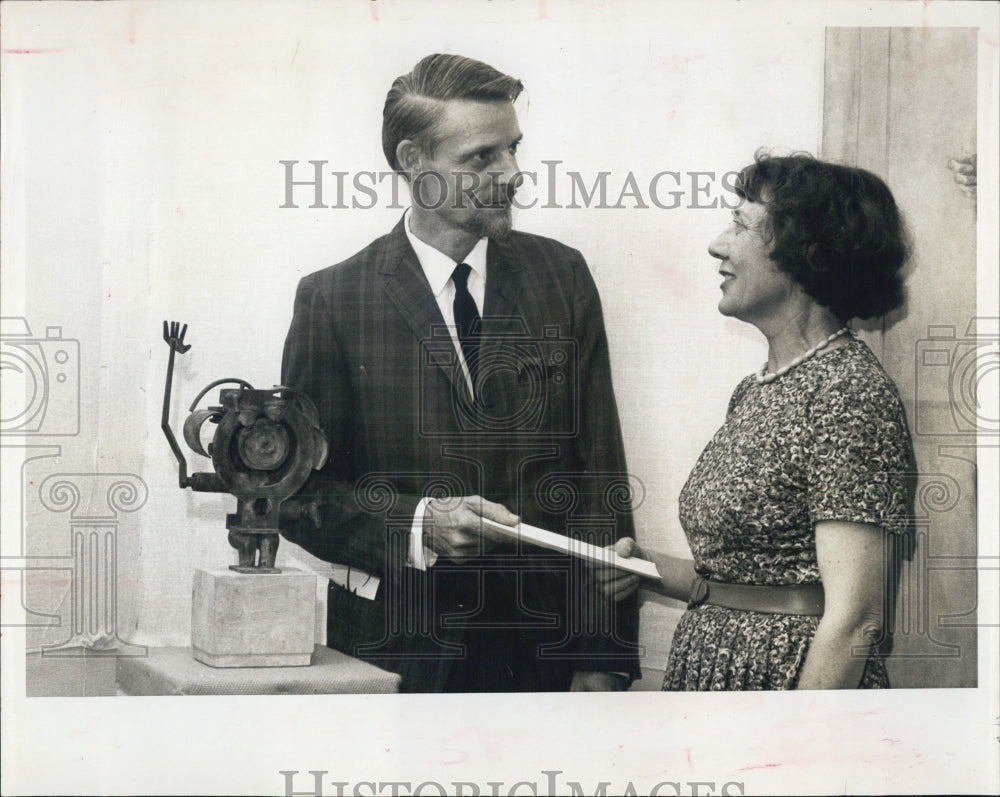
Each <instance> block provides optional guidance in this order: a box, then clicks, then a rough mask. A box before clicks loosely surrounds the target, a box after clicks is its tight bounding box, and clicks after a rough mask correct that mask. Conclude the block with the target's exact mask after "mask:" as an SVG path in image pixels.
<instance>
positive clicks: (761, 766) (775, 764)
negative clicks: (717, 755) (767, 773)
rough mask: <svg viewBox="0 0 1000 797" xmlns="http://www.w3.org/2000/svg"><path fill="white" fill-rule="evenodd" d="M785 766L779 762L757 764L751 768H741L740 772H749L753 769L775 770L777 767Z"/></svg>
mask: <svg viewBox="0 0 1000 797" xmlns="http://www.w3.org/2000/svg"><path fill="white" fill-rule="evenodd" d="M783 766H784V764H780V763H778V762H773V763H770V764H755V765H754V766H750V767H740V772H747V771H749V770H751V769H774V768H775V767H783Z"/></svg>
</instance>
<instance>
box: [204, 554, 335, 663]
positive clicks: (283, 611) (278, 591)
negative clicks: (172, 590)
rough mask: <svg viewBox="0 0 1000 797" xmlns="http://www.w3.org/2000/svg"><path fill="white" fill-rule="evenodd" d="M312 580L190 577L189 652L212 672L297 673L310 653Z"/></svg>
mask: <svg viewBox="0 0 1000 797" xmlns="http://www.w3.org/2000/svg"><path fill="white" fill-rule="evenodd" d="M315 623H316V577H315V576H314V575H312V574H310V573H304V572H302V571H301V570H292V569H286V570H284V571H283V572H281V573H237V572H235V571H233V570H229V569H218V570H201V569H197V570H195V572H194V594H193V600H192V608H191V648H192V652H193V654H194V658H195V659H197V660H198V661H200V662H202V663H204V664H207V665H209V666H211V667H301V666H305V665H308V664H309V663H310V659H311V657H312V652H313V635H314V628H315Z"/></svg>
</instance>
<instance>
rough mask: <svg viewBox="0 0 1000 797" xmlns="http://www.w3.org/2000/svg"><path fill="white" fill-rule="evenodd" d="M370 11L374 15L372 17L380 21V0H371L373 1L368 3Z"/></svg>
mask: <svg viewBox="0 0 1000 797" xmlns="http://www.w3.org/2000/svg"><path fill="white" fill-rule="evenodd" d="M368 13H370V14H371V15H372V19H374V20H375V21H376V22H378V15H379V0H371V2H369V3H368Z"/></svg>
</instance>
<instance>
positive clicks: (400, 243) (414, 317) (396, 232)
mask: <svg viewBox="0 0 1000 797" xmlns="http://www.w3.org/2000/svg"><path fill="white" fill-rule="evenodd" d="M404 218H405V217H404ZM403 223H404V221H403V219H400V221H399V224H397V225H396V226H395V227H394V228H393V230H392V232H390V233H389V235H388V236H386V243H385V247H384V248H383V251H382V255H381V257H380V259H379V262H378V264H377V267H378V271H379V274H380V276H381V280H382V289H383V290H384V291H385V292H386V294H387V295H388V297H389V299H390V300H391V301H392V303H393V304H394V305H395V307H396V309H397V310H398V311H399V313H400V315H401V316H402V317H403V318H404V319H405V320H406V323H407V324H408V325H409V327H410V329H411V331H412V332H413V336H414V338H416V340H417V341H419V342H420V343H421V344H422V346H424V347H426V350H425V351H422V352H421V358H422V359H423V358H424V357H428V359H429V360H430V361H431V362H436V363H437V365H438V366H439V367H440V368H441V370H442V371H444V373H445V375H446V376H447V377H448V380H449V381H450V382H451V383H452V384H453V385H455V386H456V387H461V388H462V389H464V388H465V385H464V377H463V383H462V384H459V383H457V379H458V378H459V377H460V376H461V370H460V369H458V368H456V367H455V360H454V351H455V350H454V347H453V344H452V341H451V334H450V333H449V332H448V328H447V327H446V326H445V321H444V318H443V317H442V316H441V310H440V309H439V308H438V304H437V299H435V298H434V294H433V293H431V286H430V285H429V284H428V282H427V278H426V277H425V276H424V271H423V269H422V268H421V267H420V261H419V260H417V255H416V253H415V252H414V251H413V247H412V246H410V242H409V240H408V239H407V237H406V231H405V230H404V229H403Z"/></svg>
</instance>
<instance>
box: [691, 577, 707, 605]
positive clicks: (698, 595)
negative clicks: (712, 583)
mask: <svg viewBox="0 0 1000 797" xmlns="http://www.w3.org/2000/svg"><path fill="white" fill-rule="evenodd" d="M707 598H708V579H706V578H702V577H701V576H695V577H694V580H693V581H692V582H691V594H690V595H689V596H688V608H692V609H693V608H694V607H695V606H700V605H701V604H703V603H704V602H705V601H706V600H707Z"/></svg>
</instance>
